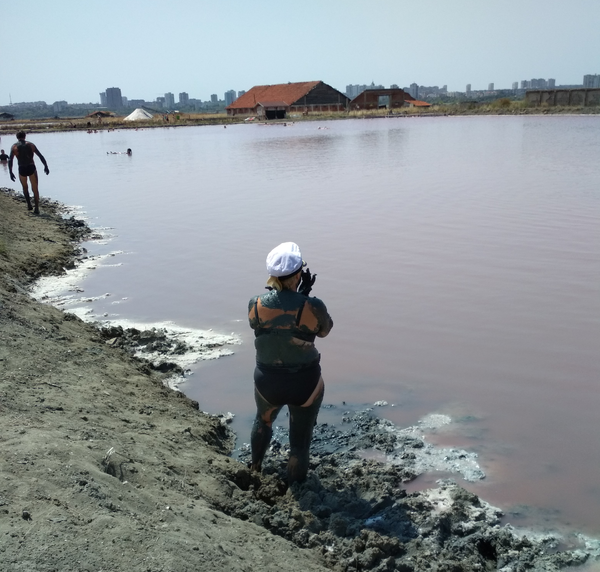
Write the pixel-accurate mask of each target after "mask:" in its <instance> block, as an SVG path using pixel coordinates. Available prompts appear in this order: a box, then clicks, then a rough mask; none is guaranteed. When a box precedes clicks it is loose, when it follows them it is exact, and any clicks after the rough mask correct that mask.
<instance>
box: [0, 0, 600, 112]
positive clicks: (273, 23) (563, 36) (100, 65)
mask: <svg viewBox="0 0 600 572" xmlns="http://www.w3.org/2000/svg"><path fill="white" fill-rule="evenodd" d="M153 7H155V8H160V14H162V13H163V11H164V10H163V8H164V6H163V5H162V4H158V3H154V2H152V0H150V1H149V2H147V3H145V4H144V9H143V10H142V9H141V6H140V5H139V4H138V3H137V2H133V1H132V0H121V1H120V2H116V1H114V0H108V2H105V3H104V4H103V9H102V13H101V14H97V13H94V14H93V15H92V14H91V13H90V12H88V11H85V12H84V11H82V10H81V5H80V4H79V3H78V2H76V0H56V1H55V2H52V3H47V2H44V1H42V0H30V2H29V3H28V13H27V26H26V30H25V32H24V31H23V22H24V20H23V15H22V13H20V12H19V11H18V10H7V11H5V13H3V17H2V20H1V21H0V50H2V53H3V54H4V56H5V72H4V73H3V77H2V81H1V82H0V105H1V106H6V105H9V104H10V102H11V101H12V102H27V101H40V100H43V101H46V102H48V103H50V104H51V103H52V102H54V101H61V100H67V101H69V102H90V103H93V102H98V101H99V93H100V91H103V90H104V89H105V87H102V86H113V85H114V86H119V87H120V88H121V90H122V92H123V94H126V95H127V97H129V98H132V99H135V98H140V99H146V98H149V97H156V95H157V94H161V95H162V94H165V93H168V92H171V93H173V94H175V95H176V94H178V93H181V92H186V93H188V94H189V96H190V98H197V99H201V100H202V101H207V100H210V97H211V95H212V94H214V93H217V94H219V98H220V99H221V98H222V97H223V95H224V94H225V92H227V91H229V90H232V89H235V90H236V91H241V90H248V89H250V88H251V87H252V86H254V85H264V84H277V83H287V82H298V81H312V80H322V81H324V82H325V83H327V84H329V85H331V86H332V87H334V88H335V89H337V90H339V91H344V89H345V86H346V85H348V84H354V83H356V82H357V81H359V82H363V81H365V80H366V81H367V82H368V83H371V81H375V82H377V83H379V84H382V85H392V84H397V85H400V86H403V85H404V86H407V85H410V84H412V83H416V84H418V85H425V86H428V85H440V86H441V85H443V84H445V85H447V87H448V91H464V90H465V86H466V85H467V84H471V86H472V89H473V90H485V89H486V88H487V86H488V85H489V84H490V83H494V85H495V86H496V87H497V88H501V89H509V88H510V87H511V85H512V84H513V82H515V81H519V82H521V81H522V80H523V79H525V78H535V77H545V78H556V84H557V85H559V84H561V85H577V84H581V82H582V78H583V76H584V75H586V74H598V73H600V70H599V69H598V67H599V66H598V58H597V54H598V53H600V35H599V34H597V31H596V24H597V22H598V21H599V20H600V2H597V0H573V2H571V3H570V4H569V5H568V7H566V6H565V5H564V4H563V3H559V2H557V1H552V0H550V1H548V0H545V1H542V0H528V1H526V2H522V1H517V0H506V1H505V2H504V3H503V4H502V5H501V6H499V5H497V4H492V3H487V2H481V1H480V0H456V1H455V2H453V3H448V2H445V1H442V0H431V1H430V2H428V3H427V5H426V6H424V7H423V9H419V10H415V9H414V3H413V2H411V1H408V0H382V2H381V3H379V4H378V5H377V9H372V8H369V6H368V5H365V4H364V3H360V2H358V1H355V0H346V1H342V0H328V2H327V3H322V2H317V0H306V1H305V3H304V4H303V7H302V10H298V9H297V6H295V5H292V4H290V5H283V6H282V5H281V4H280V3H274V2H273V0H257V2H256V3H255V4H254V5H253V9H252V10H248V7H247V5H246V4H244V3H241V2H234V3H233V4H231V5H230V6H228V10H229V9H231V10H234V11H235V10H237V11H239V17H238V18H224V17H223V12H222V10H223V8H222V7H221V6H220V5H218V4H216V3H214V2H207V1H206V0H196V1H192V0H173V1H172V2H171V3H170V5H169V10H168V12H167V13H166V16H165V17H163V16H162V15H161V16H157V14H158V13H159V12H157V10H153V9H152V8H153ZM240 10H241V11H240ZM236 14H237V12H236ZM265 14H272V15H273V17H265ZM92 16H93V17H92ZM542 22H543V25H541V23H542ZM20 45H22V46H23V47H20V48H19V49H18V59H17V58H13V57H12V54H13V53H15V46H20ZM300 47H301V49H300Z"/></svg>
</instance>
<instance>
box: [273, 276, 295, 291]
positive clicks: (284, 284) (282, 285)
mask: <svg viewBox="0 0 600 572" xmlns="http://www.w3.org/2000/svg"><path fill="white" fill-rule="evenodd" d="M296 274H297V272H296V273H295V274H292V275H291V276H288V277H287V278H284V279H283V280H282V279H281V278H278V277H277V276H269V278H268V280H267V286H269V287H270V288H273V289H274V290H277V292H281V291H282V290H292V287H291V286H292V282H293V280H294V278H295V277H296Z"/></svg>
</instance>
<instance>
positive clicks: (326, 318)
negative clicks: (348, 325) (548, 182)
mask: <svg viewBox="0 0 600 572" xmlns="http://www.w3.org/2000/svg"><path fill="white" fill-rule="evenodd" d="M309 301H310V302H309V303H310V305H311V309H312V312H313V314H314V315H315V316H316V318H317V321H318V324H319V326H318V327H319V329H318V330H317V336H318V337H319V338H324V337H325V336H327V335H328V334H329V332H330V331H331V328H333V320H332V319H331V316H330V315H329V312H328V311H327V307H326V306H325V304H324V303H323V302H322V301H321V300H319V298H309Z"/></svg>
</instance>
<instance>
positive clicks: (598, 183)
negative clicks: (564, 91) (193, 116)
mask: <svg viewBox="0 0 600 572" xmlns="http://www.w3.org/2000/svg"><path fill="white" fill-rule="evenodd" d="M30 139H31V140H32V141H34V142H35V143H36V144H38V146H39V148H40V149H41V151H42V152H43V153H44V154H45V156H46V158H47V159H48V161H49V164H50V168H51V174H50V176H49V177H46V176H44V175H41V181H40V188H41V192H42V194H43V195H45V196H51V197H52V198H55V199H58V200H61V201H63V202H65V203H67V204H75V205H81V206H82V207H83V208H84V209H85V211H86V212H87V214H88V215H89V216H90V217H91V219H92V220H91V222H92V223H93V224H96V225H98V226H105V227H106V226H107V227H111V229H112V231H111V232H112V233H113V234H114V235H115V238H114V239H113V240H112V241H111V242H110V243H109V244H108V245H105V246H102V245H95V246H90V250H92V251H93V252H98V253H100V252H107V251H109V250H122V251H124V254H122V255H119V256H117V257H115V259H118V261H119V262H121V263H122V266H120V267H117V268H99V269H98V270H97V271H95V272H94V273H93V274H92V275H91V277H90V278H88V279H87V280H86V281H85V283H84V284H83V287H84V288H85V291H86V293H87V294H89V295H95V294H101V293H104V292H110V293H111V294H112V296H111V297H110V298H109V299H107V300H106V301H104V302H97V303H95V306H94V310H95V311H96V312H107V313H109V314H111V315H113V314H117V313H118V314H119V315H120V316H122V317H128V318H131V319H134V320H138V321H158V320H172V321H174V322H176V323H177V324H180V325H185V326H193V327H197V328H208V327H211V328H214V329H215V330H216V331H222V332H225V333H229V332H236V333H238V334H240V335H241V336H242V339H243V344H242V345H241V346H240V347H237V348H234V349H235V351H236V353H235V355H234V356H232V357H228V358H224V359H220V360H218V361H215V362H206V363H203V364H201V365H200V366H198V367H197V368H196V370H195V372H194V375H192V376H191V377H190V379H189V382H188V383H187V384H186V387H185V391H186V392H187V393H188V394H189V395H190V396H192V397H194V398H195V399H198V400H199V401H200V403H201V408H202V409H204V410H208V411H212V412H218V411H232V412H234V413H235V414H236V421H235V423H234V427H235V429H236V430H237V431H238V433H239V439H240V441H241V442H243V441H248V433H249V428H250V422H251V418H252V415H253V401H252V377H251V375H252V368H253V359H254V355H253V345H252V342H253V338H252V332H251V331H250V330H249V328H248V326H247V321H246V305H247V301H248V299H249V298H250V297H251V296H252V295H254V294H256V293H260V292H261V291H263V287H264V282H265V264H264V259H265V256H266V254H267V252H268V251H269V250H270V249H271V248H272V247H273V246H275V245H276V244H278V243H279V242H282V241H287V240H292V241H295V242H297V243H298V244H299V245H300V246H301V248H302V252H303V255H304V258H305V259H306V260H307V261H308V263H309V267H310V268H311V270H312V271H313V272H316V273H317V274H318V279H317V283H316V286H315V288H314V290H313V294H314V295H316V296H318V297H320V298H322V299H323V300H324V301H325V303H326V304H327V306H328V308H329V310H330V312H331V314H332V316H333V319H334V322H335V327H334V329H333V331H332V333H331V335H330V336H329V337H328V338H326V339H324V340H321V341H319V342H318V346H319V348H320V350H321V352H322V355H323V357H322V365H323V374H324V378H325V381H326V402H329V403H333V404H337V405H340V406H341V403H342V401H345V402H347V403H348V404H363V403H365V404H366V403H371V404H372V403H373V402H375V401H377V400H386V401H388V402H389V403H390V404H392V403H393V404H394V407H391V406H389V407H387V408H384V409H382V410H381V413H382V415H384V416H386V417H387V418H389V419H391V420H392V421H394V422H396V423H398V424H399V425H402V426H406V425H410V424H412V423H414V422H416V421H417V420H418V419H419V418H420V417H421V416H423V415H425V414H427V413H432V412H437V413H445V414H448V415H450V416H451V417H452V418H453V419H454V420H455V422H454V423H453V424H452V425H451V426H450V427H449V428H447V429H446V430H445V431H444V432H440V433H437V434H435V435H432V436H431V439H432V440H434V441H435V442H437V443H440V444H443V445H455V446H460V447H465V448H467V449H469V450H475V451H477V452H478V453H479V455H480V461H481V464H482V467H483V468H484V470H485V471H486V472H487V474H488V477H487V479H486V480H485V481H483V482H481V483H477V484H468V485H467V486H468V488H470V489H471V490H473V491H475V492H477V493H479V494H481V495H482V496H483V497H484V498H486V499H487V500H489V501H490V502H492V503H495V504H498V505H500V506H502V507H504V508H507V509H510V508H511V507H514V506H519V505H529V506H530V507H533V509H530V510H529V511H526V514H529V515H533V518H534V520H537V521H538V522H541V521H544V522H547V523H557V524H564V525H568V526H572V527H576V528H579V529H583V530H585V531H587V532H590V533H593V534H596V535H597V534H600V519H599V518H598V509H599V508H600V484H599V483H600V439H599V438H598V434H599V422H600V413H599V410H600V392H599V389H598V385H599V380H600V357H599V355H600V352H599V350H600V281H599V278H600V225H599V223H600V220H599V219H600V208H599V203H600V162H599V161H598V157H600V117H526V118H525V117H476V118H475V117H474V118H469V117H465V118H449V117H439V118H427V119H425V118H423V119H373V120H348V121H338V122H322V123H318V122H311V123H301V124H294V125H288V126H283V125H269V126H263V125H240V126H231V127H227V128H226V129H224V128H223V127H218V126H216V127H198V128H190V127H188V128H170V129H169V128H167V129H156V130H142V131H134V130H130V131H115V132H110V133H106V132H105V133H98V134H87V133H62V134H44V135H32V136H31V137H30ZM7 145H8V143H6V142H3V146H4V147H5V148H6V147H7ZM127 147H131V148H132V149H133V156H132V157H127V156H126V155H107V154H106V152H107V151H124V150H125V149H126V148H127ZM0 176H2V177H5V174H3V173H0ZM3 184H4V185H6V186H10V181H9V180H8V176H7V175H6V181H5V182H4V183H3ZM122 298H126V300H122ZM115 300H121V303H120V304H118V305H115V304H113V303H112V302H114V301H115ZM284 422H285V420H284ZM432 478H435V476H433V477H432ZM426 482H427V481H426V479H423V484H426ZM417 486H418V483H417Z"/></svg>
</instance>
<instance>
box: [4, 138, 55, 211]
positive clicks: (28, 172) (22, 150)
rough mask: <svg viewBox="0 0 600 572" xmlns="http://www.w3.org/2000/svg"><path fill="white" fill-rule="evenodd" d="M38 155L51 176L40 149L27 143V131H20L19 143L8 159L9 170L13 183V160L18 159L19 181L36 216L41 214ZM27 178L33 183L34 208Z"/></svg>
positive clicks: (45, 170)
mask: <svg viewBox="0 0 600 572" xmlns="http://www.w3.org/2000/svg"><path fill="white" fill-rule="evenodd" d="M34 154H35V155H37V156H38V157H39V158H40V160H41V161H42V163H43V164H44V173H46V175H48V174H50V169H48V163H46V159H44V156H43V155H42V154H41V153H40V152H39V151H38V148H37V147H36V146H35V145H34V144H33V143H31V142H29V141H25V131H19V132H18V133H17V142H16V143H15V144H14V145H13V146H12V147H11V149H10V157H9V159H8V170H9V172H10V179H11V181H16V180H17V179H16V177H15V176H14V174H13V171H12V165H13V158H14V157H16V158H17V161H18V163H19V179H20V180H21V185H22V186H23V194H24V195H25V200H26V201H27V208H28V209H29V210H33V213H34V214H40V194H39V192H38V175H37V169H36V168H35V162H34V161H33V155H34ZM27 177H29V180H30V181H31V190H32V191H33V202H34V206H33V207H32V206H31V199H30V198H29V189H28V188H27Z"/></svg>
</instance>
